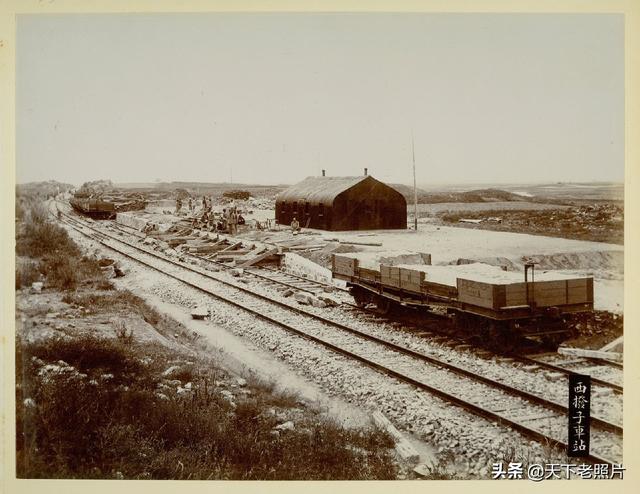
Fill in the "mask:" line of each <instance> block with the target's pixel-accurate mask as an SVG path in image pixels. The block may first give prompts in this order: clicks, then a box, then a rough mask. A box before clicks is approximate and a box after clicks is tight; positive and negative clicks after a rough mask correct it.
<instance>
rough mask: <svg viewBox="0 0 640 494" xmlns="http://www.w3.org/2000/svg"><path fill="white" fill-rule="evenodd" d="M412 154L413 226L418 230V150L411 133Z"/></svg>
mask: <svg viewBox="0 0 640 494" xmlns="http://www.w3.org/2000/svg"><path fill="white" fill-rule="evenodd" d="M411 156H412V158H413V227H414V228H415V230H416V231H418V189H417V188H416V151H415V147H414V144H413V132H412V133H411Z"/></svg>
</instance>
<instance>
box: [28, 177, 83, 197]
mask: <svg viewBox="0 0 640 494" xmlns="http://www.w3.org/2000/svg"><path fill="white" fill-rule="evenodd" d="M71 189H75V185H71V184H65V183H62V182H56V181H55V180H48V181H46V182H28V183H26V184H17V185H16V196H20V195H29V196H40V197H47V196H52V195H55V194H58V193H60V192H65V191H67V190H71Z"/></svg>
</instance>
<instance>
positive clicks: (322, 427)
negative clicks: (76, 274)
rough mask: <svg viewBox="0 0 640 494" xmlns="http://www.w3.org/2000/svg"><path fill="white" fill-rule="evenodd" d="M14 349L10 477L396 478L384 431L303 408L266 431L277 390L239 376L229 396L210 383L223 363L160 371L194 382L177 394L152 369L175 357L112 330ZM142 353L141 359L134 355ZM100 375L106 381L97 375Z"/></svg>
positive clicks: (273, 420)
mask: <svg viewBox="0 0 640 494" xmlns="http://www.w3.org/2000/svg"><path fill="white" fill-rule="evenodd" d="M16 352H17V360H16V362H17V365H18V368H17V375H22V377H23V381H22V383H23V384H22V385H21V386H18V387H17V391H16V394H17V396H16V397H17V402H16V406H17V410H16V412H17V417H18V424H17V435H18V438H17V460H18V461H17V469H18V477H22V478H24V477H27V478H130V479H392V478H394V477H395V475H396V466H395V464H394V462H393V460H392V453H391V451H390V448H391V447H392V446H393V441H392V439H391V438H390V437H389V436H388V435H387V434H385V433H383V432H381V431H378V430H374V429H356V430H354V429H344V428H342V427H341V426H339V425H338V424H336V423H334V422H332V421H330V420H326V419H320V418H319V417H318V416H317V415H314V414H311V413H306V414H303V415H301V416H296V417H298V418H295V419H294V420H295V428H294V429H293V430H287V431H281V432H280V433H278V434H275V433H274V428H275V427H276V426H277V425H278V423H280V422H281V420H280V419H278V417H277V416H276V415H274V414H273V413H269V411H271V410H272V409H273V408H274V407H275V408H278V407H277V406H276V405H275V404H276V403H278V404H283V399H282V397H281V396H273V395H271V394H270V393H269V392H267V391H268V389H267V388H254V387H252V386H251V385H249V386H248V387H247V388H246V389H248V390H249V393H246V392H244V393H236V395H235V404H232V403H230V402H229V401H228V400H227V399H225V397H224V395H223V393H222V392H221V388H220V387H219V386H216V381H218V382H219V379H221V375H223V374H224V371H221V370H220V369H213V368H212V367H211V366H210V365H207V366H201V367H199V368H198V369H197V371H193V372H191V373H190V374H189V375H188V376H187V375H182V374H173V375H171V376H169V379H172V380H173V379H176V378H178V377H180V378H182V379H187V378H188V379H190V381H189V382H192V384H193V387H192V391H191V392H189V393H186V394H177V392H176V390H175V389H173V388H171V387H170V386H168V385H166V384H164V383H166V382H171V381H167V378H165V377H164V376H163V375H162V371H163V370H164V369H166V368H167V367H168V365H169V364H168V363H169V361H172V362H173V361H175V359H176V358H177V357H183V358H184V356H180V355H176V353H175V351H170V350H167V349H165V348H163V347H159V346H154V345H150V346H149V345H147V346H144V347H142V346H138V345H136V344H127V345H124V344H122V343H121V342H119V341H118V340H117V339H113V340H101V339H95V338H82V339H79V340H68V339H59V340H50V341H48V342H45V343H38V344H33V343H26V342H22V341H20V340H18V342H17V348H16ZM145 354H146V355H147V357H148V358H147V359H146V362H145V363H142V359H141V356H142V355H145ZM190 358H192V357H190ZM38 359H39V360H38ZM60 360H63V361H64V363H66V364H68V365H69V366H71V367H68V366H66V367H65V366H64V365H63V363H61V362H59V361H60ZM47 364H49V367H47ZM43 369H44V370H43ZM46 369H50V370H49V371H46ZM51 369H53V370H51ZM105 373H109V374H112V375H113V378H109V379H106V380H105V379H102V378H101V377H100V376H104V375H105ZM182 379H181V380H182ZM92 382H93V383H92ZM228 382H233V381H228ZM96 383H97V384H96ZM183 384H186V383H184V382H183ZM159 386H160V387H159ZM224 389H234V388H230V387H228V386H226V387H224ZM243 389H245V388H243ZM159 390H161V391H162V394H160V393H159ZM290 399H293V398H290ZM278 410H286V409H283V408H278Z"/></svg>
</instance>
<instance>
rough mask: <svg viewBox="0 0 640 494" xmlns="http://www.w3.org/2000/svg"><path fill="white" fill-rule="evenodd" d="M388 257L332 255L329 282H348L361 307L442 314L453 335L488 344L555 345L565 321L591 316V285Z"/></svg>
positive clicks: (588, 281) (563, 278) (492, 268)
mask: <svg viewBox="0 0 640 494" xmlns="http://www.w3.org/2000/svg"><path fill="white" fill-rule="evenodd" d="M389 254H391V253H387V254H384V253H379V254H377V255H376V254H375V253H357V254H339V255H337V254H334V255H333V259H332V273H333V277H334V278H336V279H341V280H345V281H346V282H347V286H348V287H349V289H350V292H351V294H352V296H353V297H354V300H355V302H356V304H357V305H358V306H360V307H365V306H367V305H369V304H373V305H374V306H375V307H376V308H377V310H378V312H380V313H387V312H389V311H390V310H391V309H392V308H393V307H394V306H395V305H403V306H411V307H417V308H425V309H429V310H433V309H440V310H446V312H447V313H448V314H450V315H453V317H454V320H455V323H456V325H457V326H458V327H459V328H462V329H465V330H468V331H470V332H472V333H474V334H478V335H480V336H482V337H483V338H489V339H492V340H495V339H501V340H504V341H507V340H508V339H510V337H512V336H514V335H516V334H517V335H521V336H534V337H537V338H538V339H541V340H543V341H545V342H547V343H550V344H556V343H559V342H560V341H562V340H563V339H564V338H566V337H567V336H569V335H570V329H569V327H568V326H567V324H566V321H565V317H566V316H567V315H569V314H571V313H575V312H586V311H592V310H593V278H592V277H583V278H572V277H567V276H564V275H561V274H558V273H552V272H545V273H534V271H533V266H532V265H525V274H524V280H523V279H522V274H518V273H515V272H507V271H504V270H502V269H500V268H499V267H496V266H490V265H488V264H482V263H473V264H467V265H459V266H458V265H446V266H431V256H429V255H428V254H413V255H412V254H409V253H403V254H401V255H395V256H394V255H389ZM416 256H418V257H416ZM529 270H531V272H530V273H529ZM528 275H530V276H531V279H529V277H528ZM534 276H535V278H536V279H534Z"/></svg>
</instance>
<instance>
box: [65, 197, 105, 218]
mask: <svg viewBox="0 0 640 494" xmlns="http://www.w3.org/2000/svg"><path fill="white" fill-rule="evenodd" d="M69 204H71V206H73V209H75V210H76V211H78V212H79V213H82V214H85V215H87V216H90V217H91V218H96V219H111V218H114V217H115V215H116V206H115V204H113V203H112V202H107V201H103V200H102V199H97V198H94V197H72V198H71V199H70V200H69Z"/></svg>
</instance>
